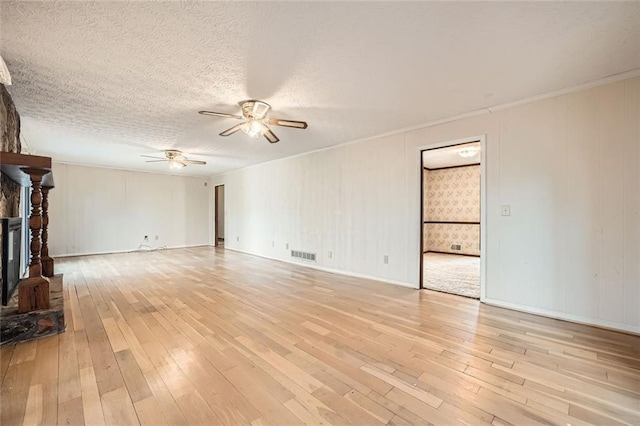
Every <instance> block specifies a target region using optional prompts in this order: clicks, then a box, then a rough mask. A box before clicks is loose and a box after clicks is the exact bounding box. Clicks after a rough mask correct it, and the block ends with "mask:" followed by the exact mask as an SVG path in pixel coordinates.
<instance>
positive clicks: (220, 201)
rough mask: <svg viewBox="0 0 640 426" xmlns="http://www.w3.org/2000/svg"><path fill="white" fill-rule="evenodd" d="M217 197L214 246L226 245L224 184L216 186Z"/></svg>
mask: <svg viewBox="0 0 640 426" xmlns="http://www.w3.org/2000/svg"><path fill="white" fill-rule="evenodd" d="M214 199H215V219H214V222H215V225H214V240H215V241H214V244H213V245H214V246H216V247H220V246H222V247H224V185H217V186H216V187H215V188H214Z"/></svg>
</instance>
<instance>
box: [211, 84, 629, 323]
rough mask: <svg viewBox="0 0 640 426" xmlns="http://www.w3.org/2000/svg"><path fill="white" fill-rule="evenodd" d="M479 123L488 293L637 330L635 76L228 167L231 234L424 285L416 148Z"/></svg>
mask: <svg viewBox="0 0 640 426" xmlns="http://www.w3.org/2000/svg"><path fill="white" fill-rule="evenodd" d="M481 134H486V136H487V148H486V167H487V191H486V197H487V204H486V206H487V223H486V227H487V243H486V246H485V247H486V248H485V249H486V255H487V270H486V273H487V284H486V298H485V301H486V302H489V303H493V304H499V305H503V306H507V307H513V308H517V309H522V310H527V311H531V312H537V313H542V314H546V315H551V316H556V317H560V318H565V319H571V320H575V321H580V322H587V323H593V324H599V325H603V326H609V327H614V328H619V329H624V330H629V331H635V332H640V218H639V213H638V212H639V210H640V172H639V170H640V78H637V77H636V78H633V79H627V80H624V81H619V82H615V83H611V84H607V85H603V86H599V87H596V88H592V89H588V90H582V91H579V92H575V93H571V94H568V95H563V96H558V97H555V98H551V99H546V100H541V101H537V102H533V103H529V104H526V105H522V106H517V107H511V108H508V109H503V110H500V111H497V112H493V113H487V114H484V115H480V116H476V117H473V118H468V119H464V120H458V121H454V122H451V123H447V124H442V125H438V126H432V127H426V128H423V129H419V130H415V131H410V132H404V133H400V134H396V135H392V136H386V137H380V138H377V139H373V140H368V141H364V142H359V143H354V144H349V145H342V146H338V147H336V148H332V149H328V150H324V151H319V152H315V153H310V154H307V155H303V156H299V157H293V158H289V159H284V160H279V161H275V162H271V163H266V164H262V165H257V166H253V167H250V168H246V169H242V170H239V171H236V172H232V173H229V174H226V175H223V176H217V177H215V178H213V179H212V182H214V183H216V184H221V183H224V184H225V196H226V200H225V201H226V210H227V222H226V227H227V229H226V236H227V238H226V240H225V245H226V246H227V247H229V248H232V249H237V250H242V251H246V252H251V253H255V254H259V255H262V256H266V257H271V258H276V259H282V260H287V261H290V260H291V257H290V254H289V252H288V251H287V250H286V249H285V244H287V243H289V244H290V247H291V248H292V249H298V250H306V251H311V252H315V253H317V254H318V262H317V264H316V265H317V266H319V267H322V268H328V269H336V270H340V271H344V272H347V273H352V274H360V275H366V276H372V277H377V278H379V279H382V280H387V281H390V282H395V283H403V284H406V285H410V286H413V287H417V285H418V277H419V273H418V272H419V256H420V252H421V250H420V223H421V218H420V153H419V149H418V147H421V146H426V145H430V144H437V143H441V142H444V141H449V140H455V139H460V138H465V137H469V136H475V135H481ZM283 142H284V141H283ZM294 142H295V141H294ZM503 204H509V205H511V212H512V214H511V216H509V217H503V216H501V215H500V206H501V205H503ZM272 244H273V246H272ZM329 251H332V252H333V257H332V258H329V257H328V252H329ZM384 255H389V264H388V265H385V264H384V263H383V256H384Z"/></svg>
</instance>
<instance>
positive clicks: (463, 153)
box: [458, 146, 480, 158]
mask: <svg viewBox="0 0 640 426" xmlns="http://www.w3.org/2000/svg"><path fill="white" fill-rule="evenodd" d="M479 152H480V148H478V147H476V146H474V147H471V148H463V149H461V150H460V151H458V155H460V157H462V158H471V157H474V156H475V155H476V154H478V153H479Z"/></svg>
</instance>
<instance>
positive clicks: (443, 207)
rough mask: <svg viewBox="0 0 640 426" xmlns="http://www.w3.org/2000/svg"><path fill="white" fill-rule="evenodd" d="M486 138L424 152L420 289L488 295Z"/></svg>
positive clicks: (422, 158) (473, 295)
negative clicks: (486, 273) (484, 193)
mask: <svg viewBox="0 0 640 426" xmlns="http://www.w3.org/2000/svg"><path fill="white" fill-rule="evenodd" d="M483 142H484V138H482V140H480V139H477V138H473V139H467V140H464V141H455V142H451V143H446V144H440V145H439V146H436V147H433V148H426V149H423V150H422V151H421V185H420V187H421V191H420V192H421V203H420V204H421V206H420V210H421V215H420V218H421V221H422V223H421V238H420V241H421V244H420V250H421V255H420V288H425V289H430V290H435V291H440V292H445V293H451V294H456V295H459V296H466V297H471V298H474V299H484V297H483V293H482V290H483V287H484V286H483V282H484V279H483V272H484V266H483V265H482V264H483V259H484V256H483V254H482V248H483V244H484V242H483V240H484V238H483V237H482V236H483V235H484V233H483V229H482V228H483V220H482V217H483V210H482V208H483V201H482V200H483V191H484V184H483V182H484V180H483V173H484V172H483V158H484V155H483V149H484V146H483V145H484V144H483ZM481 296H482V297H481Z"/></svg>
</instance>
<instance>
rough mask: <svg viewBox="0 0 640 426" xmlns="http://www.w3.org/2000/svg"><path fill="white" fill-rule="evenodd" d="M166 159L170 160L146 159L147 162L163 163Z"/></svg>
mask: <svg viewBox="0 0 640 426" xmlns="http://www.w3.org/2000/svg"><path fill="white" fill-rule="evenodd" d="M164 161H169V160H147V161H145V163H162V162H164Z"/></svg>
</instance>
